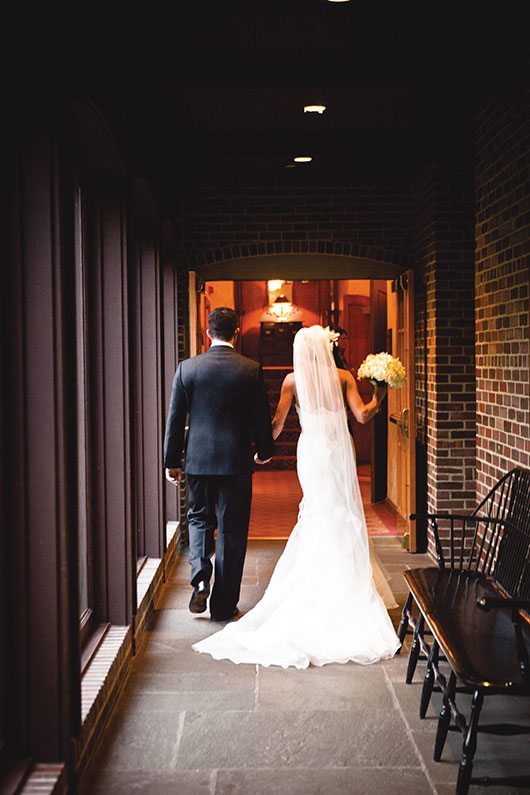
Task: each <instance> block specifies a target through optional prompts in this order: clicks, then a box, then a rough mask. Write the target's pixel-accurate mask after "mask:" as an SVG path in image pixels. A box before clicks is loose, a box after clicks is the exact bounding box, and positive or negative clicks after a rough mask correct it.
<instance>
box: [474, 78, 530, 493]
mask: <svg viewBox="0 0 530 795" xmlns="http://www.w3.org/2000/svg"><path fill="white" fill-rule="evenodd" d="M529 107H530V80H529V76H528V72H527V74H526V76H525V77H523V78H522V80H521V82H520V83H519V85H518V86H517V87H515V88H512V89H510V90H504V91H502V92H500V93H499V94H498V95H496V96H495V97H491V98H488V99H487V100H485V101H484V102H483V103H482V105H481V107H480V109H479V113H478V117H477V147H476V152H477V155H476V180H475V191H476V194H475V195H476V231H475V234H476V344H477V348H476V357H477V406H478V412H477V491H478V496H479V497H482V496H484V495H485V494H486V493H487V491H488V489H489V488H491V486H492V485H493V484H494V483H495V481H496V480H498V478H499V477H500V476H501V475H502V474H503V473H504V472H506V471H507V470H508V469H510V468H512V467H513V466H524V467H530V440H529V425H530V413H529V383H528V380H529V364H530V362H529V321H528V300H529V287H528V285H529V268H530V161H529V154H528V153H529V151H530V122H529V116H528V108H529Z"/></svg>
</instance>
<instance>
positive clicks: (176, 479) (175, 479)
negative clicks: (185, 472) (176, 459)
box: [166, 468, 182, 486]
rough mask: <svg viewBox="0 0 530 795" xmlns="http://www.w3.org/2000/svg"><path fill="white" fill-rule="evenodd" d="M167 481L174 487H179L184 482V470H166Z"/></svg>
mask: <svg viewBox="0 0 530 795" xmlns="http://www.w3.org/2000/svg"><path fill="white" fill-rule="evenodd" d="M166 480H169V482H170V483H172V484H173V485H174V486H178V485H179V484H180V482H181V480H182V469H180V468H175V469H166Z"/></svg>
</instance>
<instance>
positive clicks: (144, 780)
mask: <svg viewBox="0 0 530 795" xmlns="http://www.w3.org/2000/svg"><path fill="white" fill-rule="evenodd" d="M214 775H215V774H214V773H213V772H212V771H209V770H198V771H195V770H179V771H178V772H173V773H169V774H168V773H161V772H159V771H149V772H135V773H128V772H124V771H119V772H118V771H109V772H102V773H96V774H94V775H92V776H91V777H90V779H89V780H88V781H87V782H86V783H85V784H84V786H83V788H82V790H81V795H92V793H94V795H99V793H108V794H109V795H110V793H112V795H129V793H135V792H141V793H149V795H211V793H212V791H213V790H212V787H213V786H214V783H213V778H214Z"/></svg>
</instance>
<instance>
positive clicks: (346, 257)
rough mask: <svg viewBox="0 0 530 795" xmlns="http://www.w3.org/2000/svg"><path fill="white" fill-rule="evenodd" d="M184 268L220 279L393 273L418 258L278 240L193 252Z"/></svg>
mask: <svg viewBox="0 0 530 795" xmlns="http://www.w3.org/2000/svg"><path fill="white" fill-rule="evenodd" d="M183 265H184V270H192V271H196V272H197V273H198V274H199V276H200V277H201V278H202V279H204V280H205V281H208V280H215V279H255V278H264V279H266V278H274V277H275V276H278V275H279V274H280V273H281V275H282V276H283V277H284V278H291V279H297V278H298V279H299V278H305V279H307V278H308V277H309V278H312V279H321V278H335V279H340V278H350V279H351V278H358V279H374V278H379V279H391V278H394V277H395V276H397V275H398V274H399V273H401V272H402V271H403V270H405V269H406V268H412V267H413V264H412V259H411V257H409V256H408V255H406V254H401V253H399V252H395V251H391V250H388V249H384V248H378V247H377V246H364V245H360V244H357V243H339V242H336V243H324V242H322V241H289V240H278V241H268V242H266V243H264V242H262V243H244V244H239V245H233V246H227V247H224V248H219V249H210V250H208V251H204V252H202V253H200V254H196V255H194V256H193V257H190V258H189V259H188V260H187V261H185V263H183Z"/></svg>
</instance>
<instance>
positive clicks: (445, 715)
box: [433, 671, 456, 762]
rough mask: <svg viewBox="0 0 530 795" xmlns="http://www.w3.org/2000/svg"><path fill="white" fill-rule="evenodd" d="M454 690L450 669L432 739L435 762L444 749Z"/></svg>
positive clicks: (454, 678) (454, 684)
mask: <svg viewBox="0 0 530 795" xmlns="http://www.w3.org/2000/svg"><path fill="white" fill-rule="evenodd" d="M455 692H456V676H455V674H454V672H453V671H451V676H450V677H449V682H448V683H447V687H446V688H445V691H444V695H443V702H442V708H441V710H440V716H439V718H438V729H437V731H436V739H435V741H434V754H433V759H434V761H435V762H439V761H440V759H441V757H442V751H443V749H444V745H445V741H446V739H447V732H448V731H449V724H450V723H451V707H450V705H449V702H450V701H452V700H453V699H454V697H455Z"/></svg>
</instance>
